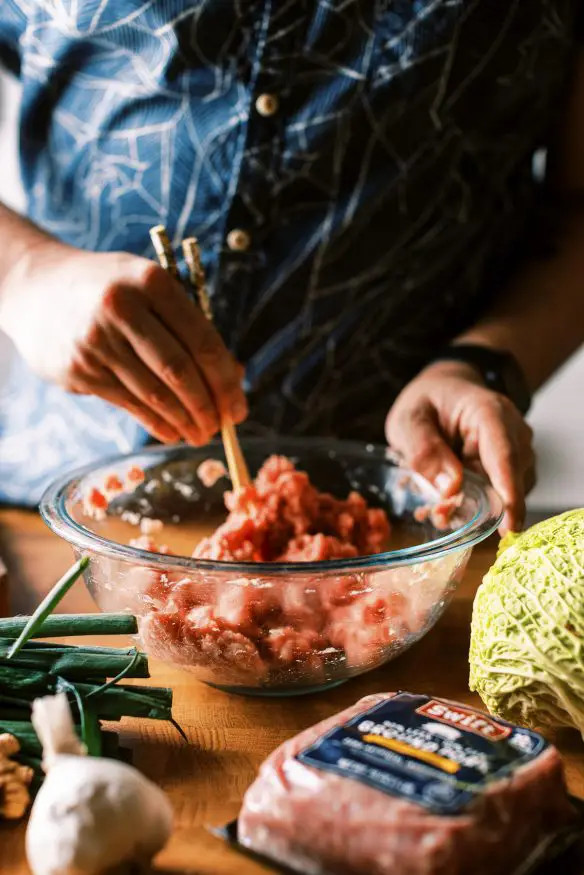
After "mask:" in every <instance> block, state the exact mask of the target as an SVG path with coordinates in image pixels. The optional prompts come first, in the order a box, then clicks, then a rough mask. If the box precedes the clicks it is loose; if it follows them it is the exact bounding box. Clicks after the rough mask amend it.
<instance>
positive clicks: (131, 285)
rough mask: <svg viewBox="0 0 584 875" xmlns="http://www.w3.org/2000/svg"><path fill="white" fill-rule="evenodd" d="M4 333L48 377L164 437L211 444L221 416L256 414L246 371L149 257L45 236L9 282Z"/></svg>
mask: <svg viewBox="0 0 584 875" xmlns="http://www.w3.org/2000/svg"><path fill="white" fill-rule="evenodd" d="M0 327H2V328H3V329H4V331H5V332H6V333H7V334H8V335H9V337H11V339H12V340H13V342H14V344H15V345H16V347H17V348H18V350H19V352H20V353H21V355H22V356H23V358H24V359H25V361H26V362H27V363H28V365H29V366H30V367H31V368H32V369H33V370H34V371H35V372H36V373H37V374H38V375H39V376H41V377H43V378H44V379H46V380H50V381H52V382H55V383H57V384H58V385H60V386H62V387H63V388H64V389H66V390H68V391H69V392H75V393H79V394H83V395H97V396H98V397H100V398H103V399H104V400H106V401H109V402H111V403H112V404H116V405H117V406H118V407H122V408H124V409H125V410H127V411H128V412H129V413H131V414H132V415H133V416H135V417H136V419H138V420H139V421H140V422H141V423H142V425H143V426H144V427H145V428H146V429H147V430H148V431H149V432H150V433H151V434H152V435H154V436H155V437H156V438H158V439H159V440H162V441H175V440H177V439H178V438H179V437H181V438H184V439H185V440H187V441H188V442H189V443H192V444H196V445H202V444H205V443H207V442H208V441H209V439H210V438H211V437H212V436H213V434H215V432H216V431H217V430H218V428H219V426H220V421H219V417H220V416H221V417H224V418H226V419H227V420H230V421H232V422H234V423H238V422H241V421H242V420H243V419H245V417H246V415H247V406H246V401H245V396H244V394H243V391H242V388H241V380H242V369H241V367H240V366H239V365H238V364H237V362H236V361H235V359H234V358H233V357H232V355H231V354H230V353H229V352H228V351H227V349H226V348H225V346H224V344H223V343H222V341H221V338H220V337H219V335H218V333H217V331H216V330H215V328H214V327H213V325H212V324H211V323H210V322H208V320H207V319H205V317H204V316H203V314H202V313H201V311H200V310H199V309H198V307H197V306H196V305H195V304H194V303H193V302H192V301H191V300H190V299H189V297H188V295H187V293H186V292H185V290H184V289H183V288H182V287H181V286H180V284H179V283H177V282H176V281H174V280H173V279H172V278H171V277H169V276H168V274H167V273H165V271H163V270H162V268H160V267H158V265H156V264H154V263H153V262H151V261H148V260H147V259H144V258H138V257H136V256H133V255H128V254H126V253H107V254H94V253H86V252H81V251H79V250H76V249H72V248H70V247H67V246H63V245H61V244H59V243H56V242H55V241H53V240H50V239H48V238H45V240H44V241H43V242H41V243H40V244H39V245H37V246H34V247H31V248H30V249H29V250H27V252H26V253H25V254H24V255H23V256H22V257H21V258H20V259H19V260H18V261H17V263H16V264H15V266H14V267H13V269H12V270H11V271H10V272H9V273H8V275H7V276H6V278H5V280H4V282H3V283H2V285H1V287H0Z"/></svg>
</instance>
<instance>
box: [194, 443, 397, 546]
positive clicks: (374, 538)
mask: <svg viewBox="0 0 584 875" xmlns="http://www.w3.org/2000/svg"><path fill="white" fill-rule="evenodd" d="M225 503H226V505H227V508H228V510H229V516H228V517H227V519H226V521H225V522H224V523H223V525H221V526H219V528H218V529H217V531H216V532H215V533H214V534H213V535H211V536H210V537H209V538H205V539H204V540H203V541H201V542H200V544H198V545H197V547H196V549H195V551H194V553H193V556H194V557H195V558H197V559H214V560H223V561H247V562H249V561H252V562H306V561H308V562H319V561H323V560H326V559H345V558H349V557H353V556H366V555H370V554H373V553H380V552H381V551H382V550H384V549H386V548H387V545H388V541H389V535H390V526H389V520H388V518H387V514H386V513H385V511H383V510H381V509H379V508H370V507H368V506H367V502H366V501H365V499H364V498H363V497H362V496H361V495H359V494H358V493H357V492H351V494H350V495H349V497H348V498H346V499H338V498H334V497H333V496H332V495H329V494H328V493H323V492H319V491H318V489H317V488H316V487H315V486H314V485H313V484H312V483H311V482H310V479H309V477H308V474H306V473H305V472H304V471H298V470H297V469H296V468H295V467H294V464H293V463H292V462H291V461H290V459H287V458H285V457H284V456H271V457H270V458H269V459H268V460H267V461H266V462H265V464H264V465H263V466H262V468H261V470H260V472H259V474H258V476H257V477H256V479H255V481H254V482H253V483H252V484H251V485H250V486H247V487H246V488H244V489H241V490H238V491H235V492H228V493H226V496H225Z"/></svg>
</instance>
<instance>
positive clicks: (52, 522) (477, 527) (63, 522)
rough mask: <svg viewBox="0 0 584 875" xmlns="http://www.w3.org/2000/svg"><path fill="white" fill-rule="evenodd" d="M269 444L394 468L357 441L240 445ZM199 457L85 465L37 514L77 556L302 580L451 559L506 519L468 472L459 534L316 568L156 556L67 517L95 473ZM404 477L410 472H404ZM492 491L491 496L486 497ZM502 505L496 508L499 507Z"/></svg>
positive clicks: (381, 450)
mask: <svg viewBox="0 0 584 875" xmlns="http://www.w3.org/2000/svg"><path fill="white" fill-rule="evenodd" d="M270 441H275V442H277V443H278V444H281V445H282V452H283V453H284V454H285V455H291V456H293V455H295V453H301V452H302V451H304V452H307V451H308V452H320V451H322V452H326V453H327V454H328V455H330V453H331V452H332V453H337V454H339V455H344V454H347V455H361V456H363V457H364V458H366V459H367V460H370V459H372V460H374V461H375V460H378V461H379V462H389V463H390V464H391V463H393V464H394V465H395V459H394V454H393V453H392V451H391V450H390V449H389V448H388V447H387V446H382V445H379V444H372V443H360V442H358V441H338V440H329V439H328V438H296V437H278V436H275V437H272V438H270V437H267V438H265V437H260V438H257V437H251V438H242V441H241V442H242V444H243V446H244V447H245V446H246V445H247V446H250V447H252V446H257V447H265V445H266V444H267V443H269V442H270ZM209 446H213V447H214V448H215V447H220V446H221V444H220V442H219V441H213V442H212V443H211V444H210V445H209ZM178 449H180V450H183V451H185V450H186V451H188V450H189V449H190V450H192V451H193V452H198V453H200V452H201V450H202V449H204V448H202V447H189V445H187V444H162V445H158V444H157V445H154V446H151V447H143V448H142V449H140V450H136V451H133V452H131V453H119V454H117V455H115V456H110V457H107V458H104V459H101V460H99V462H95V461H94V462H91V463H89V464H87V465H83V466H81V467H78V468H75V469H74V470H72V471H70V472H69V473H67V474H64V475H62V476H61V477H59V478H57V479H56V480H55V481H54V482H53V483H52V484H51V485H50V486H48V487H47V489H46V490H45V492H44V494H43V496H42V498H41V500H40V503H39V512H40V515H41V517H42V519H43V521H44V522H45V524H46V525H47V526H48V527H49V528H50V529H51V531H53V532H54V533H55V534H57V535H59V536H60V537H61V538H63V539H64V540H65V541H67V542H68V543H69V544H71V545H72V547H73V548H74V549H75V550H79V551H81V552H83V551H91V552H93V553H97V554H99V555H106V556H108V557H109V558H115V559H122V560H125V561H127V562H132V563H134V564H138V563H139V564H141V565H148V566H151V567H153V566H157V565H160V566H162V567H163V568H165V569H168V568H169V567H173V568H184V569H188V570H189V571H192V572H196V571H206V572H210V571H211V572H216V573H217V572H221V573H230V574H231V573H233V572H235V573H242V574H246V575H249V574H250V572H251V571H253V572H254V576H255V577H262V576H280V575H293V576H299V575H301V574H302V575H304V574H315V573H316V574H319V573H326V572H329V571H330V572H339V571H342V572H345V573H348V572H350V571H353V570H355V571H358V570H363V569H372V568H375V567H376V566H383V568H392V567H395V566H402V565H414V564H416V563H418V562H426V561H429V560H432V559H437V558H440V557H442V556H445V555H448V554H449V553H451V552H455V551H457V550H461V549H463V548H469V547H474V546H475V545H476V544H478V543H480V542H481V541H483V540H485V539H486V538H488V537H489V535H491V534H493V532H494V531H496V529H497V528H498V527H499V524H500V522H501V520H502V519H503V505H502V502H501V500H500V498H499V496H498V495H497V494H496V492H495V491H494V490H493V488H492V487H490V486H489V485H488V484H487V483H486V481H485V480H483V478H481V477H479V476H478V475H477V474H475V473H474V472H472V471H468V470H465V472H464V486H463V492H464V491H465V486H468V485H470V486H471V487H472V488H473V491H474V492H475V494H477V493H478V504H479V506H478V509H477V511H476V513H475V515H474V516H473V518H472V519H470V520H468V521H467V522H466V523H464V524H463V525H462V526H461V527H460V528H458V529H456V530H454V531H452V532H448V533H447V534H445V535H442V536H441V537H439V538H434V539H433V540H432V541H427V542H425V543H423V544H418V545H414V546H411V547H403V548H400V549H399V550H387V551H385V552H383V553H374V554H372V555H369V556H354V557H350V558H344V559H327V560H321V561H316V562H294V563H292V562H226V561H224V560H212V559H194V558H192V557H188V556H180V555H179V556H175V555H172V554H163V553H154V552H151V551H149V550H143V549H140V548H138V547H130V546H129V545H126V544H120V543H118V542H117V541H111V540H109V538H105V537H103V536H101V535H98V534H96V533H95V532H92V531H91V530H90V529H87V528H86V527H85V526H83V525H82V524H81V523H78V522H77V521H76V520H74V519H73V517H72V516H71V515H70V514H69V512H68V510H67V508H66V505H65V501H66V498H67V496H68V494H69V492H70V490H71V488H72V487H73V486H74V484H75V483H76V482H78V481H80V480H82V479H83V478H84V477H86V476H88V475H90V474H91V473H93V472H95V470H96V468H107V467H108V466H110V465H111V466H114V465H119V464H123V463H125V462H126V463H129V462H130V461H131V460H133V459H137V458H138V457H144V456H152V457H156V456H157V455H160V456H164V455H168V454H169V453H172V452H173V451H176V450H178ZM403 471H404V473H408V472H409V471H410V469H408V468H404V469H403ZM487 490H488V491H487ZM497 505H498V506H497Z"/></svg>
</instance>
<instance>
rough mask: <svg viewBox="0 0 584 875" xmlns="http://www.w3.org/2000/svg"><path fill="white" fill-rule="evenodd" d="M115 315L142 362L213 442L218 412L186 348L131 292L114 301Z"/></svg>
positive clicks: (122, 331)
mask: <svg viewBox="0 0 584 875" xmlns="http://www.w3.org/2000/svg"><path fill="white" fill-rule="evenodd" d="M111 314H112V318H113V321H114V324H115V325H116V326H117V327H118V328H119V330H120V331H121V333H122V334H123V335H124V337H125V338H126V339H127V340H128V342H129V343H130V344H131V346H132V347H133V349H134V351H135V353H136V355H137V356H138V358H140V359H141V360H142V361H143V362H144V364H145V365H146V367H147V368H149V370H150V371H152V372H153V373H154V374H157V375H158V376H159V378H160V379H161V380H162V382H163V383H164V384H165V385H166V386H168V388H169V389H171V390H172V391H173V392H174V394H175V395H176V396H177V398H178V399H179V400H180V401H181V402H182V403H183V405H184V406H185V408H186V409H187V411H188V412H189V414H190V416H191V418H192V420H193V422H194V423H195V424H196V425H197V427H198V428H199V430H200V431H201V433H202V435H204V438H205V440H209V439H210V438H211V437H212V436H213V435H214V434H215V433H216V432H217V431H218V428H219V419H218V416H217V410H216V407H215V404H214V402H213V400H212V399H211V396H210V394H209V391H208V390H207V387H206V386H205V384H204V382H203V380H202V377H201V375H200V373H199V371H198V369H197V367H196V365H195V363H194V361H193V360H192V357H191V355H190V354H189V353H188V352H187V350H186V349H185V347H184V346H182V344H181V343H179V341H178V340H177V339H176V338H174V337H173V336H172V335H171V334H170V333H169V331H168V330H167V328H166V327H165V326H164V325H163V324H162V323H161V322H160V321H159V319H158V318H157V317H156V316H155V315H154V313H152V312H150V311H149V310H147V309H145V308H144V306H143V305H142V302H139V304H138V305H136V301H135V299H134V296H133V295H132V293H131V292H130V293H129V294H127V295H119V294H118V295H117V296H116V298H115V299H113V300H112V304H111Z"/></svg>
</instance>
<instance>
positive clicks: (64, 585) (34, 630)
mask: <svg viewBox="0 0 584 875" xmlns="http://www.w3.org/2000/svg"><path fill="white" fill-rule="evenodd" d="M88 565H89V557H88V556H83V557H82V558H81V559H79V561H78V562H76V563H75V565H72V566H71V568H70V569H69V570H68V571H67V572H66V573H65V574H64V575H63V577H62V578H61V579H60V580H59V581H57V583H56V584H55V585H54V587H53V588H52V589H51V591H50V592H49V593H48V594H47V595H46V596H45V598H44V599H43V600H42V602H41V603H40V605H39V606H38V607H37V609H36V610H35V612H34V613H33V614H32V616H31V617H30V619H29V620H28V622H27V623H26V625H25V627H24V629H23V630H22V632H21V633H20V635H19V636H18V638H17V639H16V641H15V642H14V644H13V645H12V647H11V648H10V650H9V651H8V659H10V658H11V657H13V656H16V654H17V653H18V651H19V650H20V649H21V648H22V647H23V646H24V644H26V642H27V641H28V639H29V638H35V637H38V631H39V629H40V628H41V626H42V625H43V621H44V620H46V618H47V617H48V616H49V614H52V613H53V611H54V610H55V608H56V607H57V605H58V604H59V602H60V601H61V599H63V598H64V596H65V595H66V594H67V593H68V591H69V590H70V589H71V587H72V586H73V584H74V583H75V581H76V580H77V578H78V577H80V576H81V575H82V574H83V572H84V571H85V569H86V568H87V566H88Z"/></svg>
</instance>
